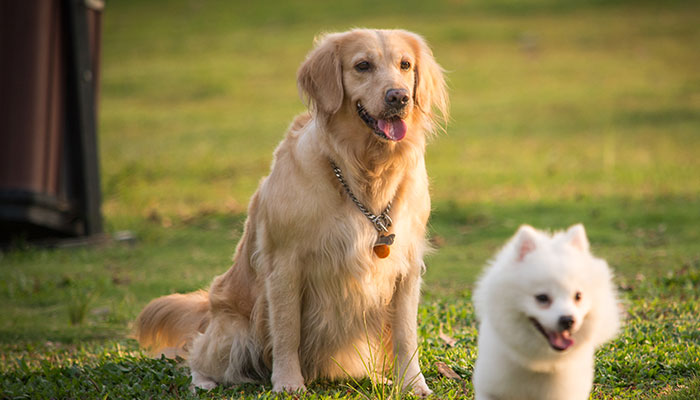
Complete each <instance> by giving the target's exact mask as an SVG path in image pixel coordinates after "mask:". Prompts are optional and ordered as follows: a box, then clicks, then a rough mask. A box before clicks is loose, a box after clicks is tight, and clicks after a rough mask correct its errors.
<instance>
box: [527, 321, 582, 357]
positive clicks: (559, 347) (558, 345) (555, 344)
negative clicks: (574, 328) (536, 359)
mask: <svg viewBox="0 0 700 400" xmlns="http://www.w3.org/2000/svg"><path fill="white" fill-rule="evenodd" d="M530 321H532V324H533V325H534V326H535V328H537V330H538V331H540V333H542V335H544V337H545V338H546V339H547V342H549V345H550V346H551V347H552V348H553V349H554V350H556V351H564V350H566V349H568V348H569V347H571V346H573V345H574V338H572V337H571V331H569V330H564V331H549V332H548V331H546V330H545V329H544V327H543V326H542V324H540V323H539V322H538V321H537V320H536V319H534V318H532V317H530Z"/></svg>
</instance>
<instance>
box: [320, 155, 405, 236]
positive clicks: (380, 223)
mask: <svg viewBox="0 0 700 400" xmlns="http://www.w3.org/2000/svg"><path fill="white" fill-rule="evenodd" d="M328 161H330V163H331V167H333V173H334V174H335V177H336V178H338V182H340V184H341V185H343V188H345V192H347V194H348V196H350V199H351V200H352V202H353V203H355V205H356V206H357V208H359V209H360V211H362V214H364V215H365V217H367V219H368V220H369V221H370V222H371V223H372V225H373V226H374V229H376V230H377V232H379V233H382V232H386V233H388V232H389V227H390V226H391V224H392V223H393V221H392V220H391V217H389V211H391V202H389V204H387V206H386V208H385V209H384V211H383V212H382V213H381V214H379V215H374V214H372V213H371V212H370V211H369V210H368V209H367V207H365V205H364V204H362V203H361V202H360V200H358V199H357V197H355V194H353V193H352V190H350V186H348V183H347V182H345V178H343V173H342V172H341V171H340V168H339V167H338V166H337V165H335V163H334V162H333V160H330V159H329V160H328Z"/></svg>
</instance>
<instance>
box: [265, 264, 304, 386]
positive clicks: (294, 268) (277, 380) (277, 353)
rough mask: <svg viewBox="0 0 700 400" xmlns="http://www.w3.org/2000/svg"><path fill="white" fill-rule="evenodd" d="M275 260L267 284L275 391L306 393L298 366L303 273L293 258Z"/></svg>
mask: <svg viewBox="0 0 700 400" xmlns="http://www.w3.org/2000/svg"><path fill="white" fill-rule="evenodd" d="M275 256H276V257H275V259H274V260H272V263H273V267H272V271H271V273H270V274H269V275H268V277H267V280H266V281H265V290H266V294H267V299H268V312H269V323H270V339H271V341H272V378H271V379H272V390H273V391H275V392H282V391H287V392H294V391H305V390H306V387H305V386H304V377H303V376H302V374H301V366H300V363H299V342H300V339H299V337H300V332H301V330H300V329H301V326H300V320H301V282H300V270H299V266H298V263H297V262H296V260H294V258H293V256H289V257H285V256H284V255H281V254H276V255H275Z"/></svg>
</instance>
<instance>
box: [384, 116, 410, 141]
mask: <svg viewBox="0 0 700 400" xmlns="http://www.w3.org/2000/svg"><path fill="white" fill-rule="evenodd" d="M377 128H379V130H381V131H382V132H384V134H385V135H386V137H388V138H389V139H391V140H394V141H396V142H398V141H399V140H401V139H403V138H404V136H406V123H405V122H403V120H402V119H398V118H397V119H392V120H385V119H380V120H379V121H377Z"/></svg>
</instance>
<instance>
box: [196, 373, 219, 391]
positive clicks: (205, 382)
mask: <svg viewBox="0 0 700 400" xmlns="http://www.w3.org/2000/svg"><path fill="white" fill-rule="evenodd" d="M216 385H217V383H216V382H215V381H213V380H212V379H209V378H207V377H206V376H204V375H202V374H200V373H199V372H197V371H192V390H193V391H194V390H195V389H196V388H200V389H204V390H212V389H214V388H215V387H216Z"/></svg>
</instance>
